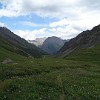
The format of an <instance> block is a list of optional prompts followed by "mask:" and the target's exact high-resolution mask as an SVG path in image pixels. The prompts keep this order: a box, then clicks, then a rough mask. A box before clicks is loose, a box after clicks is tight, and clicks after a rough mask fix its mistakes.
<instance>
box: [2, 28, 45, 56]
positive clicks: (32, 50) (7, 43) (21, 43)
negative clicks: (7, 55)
mask: <svg viewBox="0 0 100 100" xmlns="http://www.w3.org/2000/svg"><path fill="white" fill-rule="evenodd" d="M2 49H5V50H6V51H10V52H13V53H16V54H20V55H23V56H27V57H29V56H33V57H40V56H42V55H44V54H45V52H44V51H42V50H40V48H38V47H36V46H35V45H33V44H30V43H28V42H27V41H26V40H24V39H22V38H20V37H19V36H17V35H15V34H14V33H13V32H11V31H10V30H9V29H7V28H5V27H0V50H2Z"/></svg>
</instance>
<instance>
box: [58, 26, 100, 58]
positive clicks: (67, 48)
mask: <svg viewBox="0 0 100 100" xmlns="http://www.w3.org/2000/svg"><path fill="white" fill-rule="evenodd" d="M98 44H100V25H98V26H96V27H94V28H93V29H92V30H86V31H83V32H82V33H80V34H79V35H78V36H77V37H75V38H73V39H71V40H70V41H69V42H66V43H65V44H64V46H63V47H62V48H61V49H60V50H59V51H58V53H57V57H66V56H67V55H69V54H70V53H72V52H74V51H76V50H80V49H82V48H95V46H96V45H98Z"/></svg>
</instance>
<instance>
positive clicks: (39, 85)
mask: <svg viewBox="0 0 100 100" xmlns="http://www.w3.org/2000/svg"><path fill="white" fill-rule="evenodd" d="M7 58H9V59H11V60H12V61H13V63H8V64H3V63H2V62H3V61H4V60H5V59H7ZM0 100H100V46H96V47H94V48H89V49H82V50H77V51H75V52H74V53H72V54H70V55H69V56H68V57H66V58H53V57H48V56H44V57H42V58H32V57H24V56H21V55H18V54H16V53H14V52H11V51H9V50H6V49H5V48H2V47H0Z"/></svg>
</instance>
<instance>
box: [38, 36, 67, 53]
mask: <svg viewBox="0 0 100 100" xmlns="http://www.w3.org/2000/svg"><path fill="white" fill-rule="evenodd" d="M65 41H66V40H63V39H61V38H58V37H55V36H52V37H48V38H47V39H46V40H45V41H44V42H43V45H41V46H40V48H41V49H42V50H44V51H46V52H47V53H49V54H55V53H56V52H57V51H58V50H59V49H60V48H61V47H62V46H63V45H64V43H65Z"/></svg>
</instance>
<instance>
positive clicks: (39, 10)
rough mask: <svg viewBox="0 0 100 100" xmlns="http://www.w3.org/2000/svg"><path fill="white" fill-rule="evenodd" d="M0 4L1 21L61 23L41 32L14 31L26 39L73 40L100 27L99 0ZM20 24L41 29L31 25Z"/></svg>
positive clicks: (4, 0) (26, 0) (15, 0)
mask: <svg viewBox="0 0 100 100" xmlns="http://www.w3.org/2000/svg"><path fill="white" fill-rule="evenodd" d="M0 3H2V4H3V6H2V8H1V9H0V17H4V16H5V17H18V16H25V15H31V14H36V15H38V16H40V17H47V18H48V17H50V18H57V19H58V21H55V22H52V23H49V24H48V25H44V28H41V29H38V30H33V31H30V30H25V31H23V30H17V31H15V33H16V34H18V35H20V36H21V37H23V38H25V39H32V38H35V37H43V36H52V35H56V36H60V37H62V38H65V37H66V38H72V37H74V36H76V35H77V34H78V33H80V32H82V31H83V30H87V29H91V28H92V27H94V26H96V25H98V24H100V0H0ZM21 24H22V25H27V26H34V27H35V26H42V25H38V24H35V23H32V22H28V21H25V22H21Z"/></svg>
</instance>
